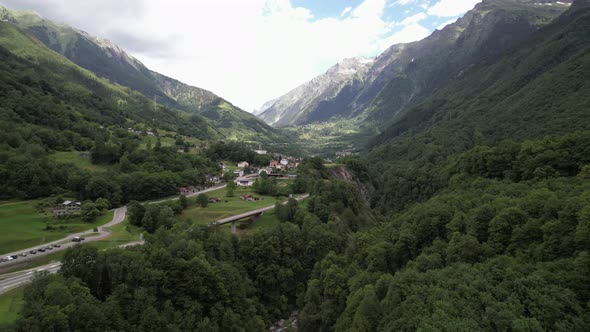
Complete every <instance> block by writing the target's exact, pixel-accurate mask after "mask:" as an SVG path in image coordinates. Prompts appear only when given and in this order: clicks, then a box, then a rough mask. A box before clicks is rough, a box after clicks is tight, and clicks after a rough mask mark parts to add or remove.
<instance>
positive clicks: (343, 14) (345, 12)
mask: <svg viewBox="0 0 590 332" xmlns="http://www.w3.org/2000/svg"><path fill="white" fill-rule="evenodd" d="M351 11H352V7H346V8H344V10H343V11H342V14H340V16H346V14H348V13H350V12H351Z"/></svg>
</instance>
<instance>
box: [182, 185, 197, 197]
mask: <svg viewBox="0 0 590 332" xmlns="http://www.w3.org/2000/svg"><path fill="white" fill-rule="evenodd" d="M198 191H199V188H197V187H194V186H188V187H180V188H178V192H179V193H180V195H184V196H186V195H190V194H194V193H196V192H198Z"/></svg>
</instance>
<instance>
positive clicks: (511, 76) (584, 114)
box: [371, 9, 590, 209]
mask: <svg viewBox="0 0 590 332" xmlns="http://www.w3.org/2000/svg"><path fill="white" fill-rule="evenodd" d="M588 77H590V11H589V10H587V9H580V10H577V11H575V12H573V11H572V12H569V13H567V15H564V16H563V17H562V18H561V19H559V20H557V21H555V22H554V23H553V24H551V25H550V26H547V27H546V28H544V29H542V30H541V31H539V32H538V33H537V34H535V35H534V36H533V38H531V39H530V40H529V41H527V43H525V44H523V45H522V46H521V47H519V48H518V49H516V50H513V51H510V52H507V54H505V55H504V56H502V57H500V58H498V59H497V61H495V62H493V63H489V64H483V65H480V66H476V67H474V68H472V69H470V70H469V71H467V72H465V73H464V74H463V75H462V77H460V78H457V79H455V80H454V81H453V82H451V84H449V85H448V86H447V87H445V88H443V89H441V90H440V91H439V92H438V93H436V94H435V95H433V96H432V97H430V98H428V99H427V100H426V101H425V102H423V103H421V104H420V105H418V106H417V107H415V108H413V109H411V110H409V111H408V112H407V114H406V115H405V116H403V117H402V118H401V119H400V120H399V121H397V122H396V123H395V124H394V125H392V126H391V127H389V128H388V129H387V130H385V132H384V133H383V134H382V135H380V136H378V137H377V138H375V139H374V140H373V141H372V146H373V151H372V152H371V159H372V160H374V161H375V162H376V163H378V164H379V167H380V168H381V170H382V171H384V172H383V173H384V174H385V176H384V178H385V182H384V186H383V188H390V189H384V191H385V192H384V196H382V197H381V204H383V206H387V207H388V208H391V207H394V206H395V209H398V208H399V207H403V206H404V204H405V203H404V202H409V201H413V200H415V199H418V198H420V199H423V198H425V197H429V196H430V195H432V194H433V193H434V192H436V191H437V190H438V189H439V188H441V187H442V186H444V185H445V184H446V182H447V180H448V178H447V176H446V175H444V174H445V170H444V169H442V167H441V165H444V164H445V163H447V162H448V161H449V158H451V157H452V156H453V155H456V154H458V153H461V152H464V151H466V150H468V149H471V148H473V147H475V146H482V145H488V146H494V145H497V144H498V143H500V142H501V141H503V140H506V139H511V140H515V141H522V140H524V139H531V138H537V139H538V138H543V137H546V136H556V135H557V136H560V135H564V134H567V133H570V132H573V131H583V130H588V129H590V112H588V109H590V85H589V84H588V80H587V78H588ZM393 188H395V189H393Z"/></svg>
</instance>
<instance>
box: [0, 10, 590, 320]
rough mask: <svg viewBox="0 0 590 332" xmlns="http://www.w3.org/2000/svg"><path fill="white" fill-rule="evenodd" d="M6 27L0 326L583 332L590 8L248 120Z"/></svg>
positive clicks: (506, 26)
mask: <svg viewBox="0 0 590 332" xmlns="http://www.w3.org/2000/svg"><path fill="white" fill-rule="evenodd" d="M457 1H459V0H457ZM399 2H404V3H410V2H411V1H410V2H408V1H398V2H396V3H399ZM322 3H323V2H322ZM363 3H364V2H363ZM390 3H393V2H390ZM411 3H413V2H411ZM429 3H430V4H431V5H432V4H434V3H439V2H437V1H431V2H429ZM345 10H346V9H345ZM339 12H340V11H339ZM0 13H1V15H0V17H1V18H2V21H1V22H0V60H1V61H0V138H1V139H2V140H1V141H0V199H1V200H0V253H2V254H1V255H0V330H2V331H9V332H17V331H18V332H29V331H32V332H37V331H39V332H41V331H97V332H98V331H137V332H140V331H211V332H220V331H224V332H225V331H231V332H233V331H235V332H243V331H247V332H250V331H304V332H307V331H309V332H315V331H322V332H332V331H335V332H353V331H354V332H365V331H367V332H369V331H371V332H372V331H462V332H463V331H464V332H467V331H515V332H516V331H564V332H565V331H568V332H569V331H574V332H578V331H580V332H582V331H590V0H572V1H569V0H560V1H554V0H483V1H481V2H479V3H478V4H477V5H476V6H475V7H474V8H473V9H472V10H470V11H468V12H466V13H465V15H464V16H463V17H461V18H459V19H458V20H457V21H456V22H454V23H451V24H449V25H447V26H446V27H444V28H442V29H440V30H436V31H434V32H433V33H432V34H431V35H430V36H428V37H426V38H425V39H423V40H420V41H416V42H412V43H407V44H398V45H392V46H391V47H389V48H388V49H387V50H386V51H385V52H383V53H382V54H380V55H378V56H376V57H374V58H351V59H345V60H343V61H342V62H340V63H338V64H336V65H334V66H333V67H331V68H330V69H328V70H327V72H326V73H325V74H323V75H320V76H318V77H316V78H314V79H312V80H311V81H309V82H308V83H306V84H304V85H302V86H299V87H296V88H295V89H293V90H292V91H290V92H288V93H287V94H286V95H284V96H280V97H278V98H276V99H274V100H271V101H269V102H267V103H265V104H264V106H262V108H261V109H260V111H258V112H257V113H256V114H257V115H256V116H258V118H256V117H255V116H253V115H251V114H249V113H246V112H243V111H241V110H240V109H239V108H237V107H235V106H233V105H232V104H231V103H230V102H228V101H225V100H223V99H222V98H219V97H217V96H216V95H214V94H212V93H211V92H208V91H206V90H203V89H200V88H196V87H191V86H188V85H186V84H183V83H181V82H178V81H176V80H174V79H172V78H169V77H166V76H164V75H161V74H158V73H155V72H153V71H151V70H149V69H148V68H146V67H145V66H144V65H143V64H141V63H140V62H139V61H138V60H136V59H134V58H133V57H132V56H131V55H129V54H127V53H126V52H125V51H124V50H122V49H121V48H120V47H118V46H116V45H115V44H113V43H112V42H109V41H106V40H101V39H97V38H94V37H92V36H89V35H88V34H86V33H84V32H81V31H79V30H77V29H75V28H71V27H68V26H65V25H62V24H56V23H53V22H51V21H48V20H46V19H44V18H42V17H40V16H39V15H37V14H35V13H33V12H18V11H12V10H8V9H2V10H1V11H0ZM246 14H247V13H244V15H246ZM223 19H225V18H224V17H220V18H219V20H220V21H222V20H223ZM281 23H283V22H282V21H281ZM358 54H364V53H361V52H359V53H358ZM293 61H296V59H293ZM154 97H155V100H156V102H154ZM263 120H264V122H266V123H264V122H263Z"/></svg>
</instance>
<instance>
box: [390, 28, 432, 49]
mask: <svg viewBox="0 0 590 332" xmlns="http://www.w3.org/2000/svg"><path fill="white" fill-rule="evenodd" d="M428 35H430V30H428V29H426V28H425V27H423V26H421V25H420V24H411V25H408V26H405V27H404V28H403V29H402V30H400V31H397V32H396V33H394V34H393V35H391V36H390V37H388V38H386V39H384V40H382V41H381V46H382V47H383V48H387V47H389V46H391V45H394V44H399V43H410V42H413V41H416V40H421V39H423V38H426V37H428Z"/></svg>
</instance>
